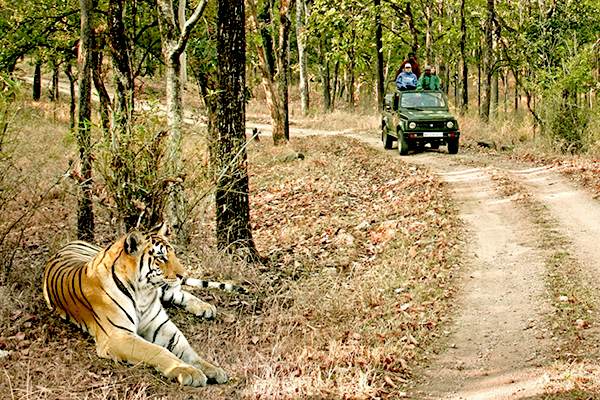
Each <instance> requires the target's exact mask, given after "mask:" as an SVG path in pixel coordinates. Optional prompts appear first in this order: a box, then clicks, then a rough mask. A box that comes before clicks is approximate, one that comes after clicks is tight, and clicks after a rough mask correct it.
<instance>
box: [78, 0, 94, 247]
mask: <svg viewBox="0 0 600 400" xmlns="http://www.w3.org/2000/svg"><path fill="white" fill-rule="evenodd" d="M79 5H80V7H81V35H80V38H81V39H80V41H79V75H80V79H79V116H78V131H77V144H78V145H79V161H80V162H81V176H82V182H81V184H80V187H81V193H80V194H79V201H78V211H77V237H78V238H79V239H81V240H86V241H88V242H92V241H93V240H94V212H93V209H92V183H93V182H92V148H91V130H90V128H91V117H92V59H91V58H92V57H91V56H92V47H93V36H92V35H93V31H92V24H93V21H92V15H93V10H92V0H79Z"/></svg>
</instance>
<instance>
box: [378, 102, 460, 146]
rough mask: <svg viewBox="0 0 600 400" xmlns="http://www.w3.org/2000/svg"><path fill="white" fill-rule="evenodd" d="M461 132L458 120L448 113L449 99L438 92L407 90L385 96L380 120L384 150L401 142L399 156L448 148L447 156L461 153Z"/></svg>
mask: <svg viewBox="0 0 600 400" xmlns="http://www.w3.org/2000/svg"><path fill="white" fill-rule="evenodd" d="M459 138H460V131H459V130H458V123H457V122H456V118H454V116H452V114H450V111H449V110H448V99H447V97H446V95H445V94H444V92H441V91H437V90H431V91H430V90H427V91H416V90H407V91H400V92H394V93H388V94H386V95H385V100H384V104H383V115H382V118H381V140H382V141H383V147H385V148H386V149H391V148H392V145H393V143H394V140H397V141H398V152H399V153H400V154H401V155H406V154H408V151H409V150H423V149H424V148H425V144H427V143H429V145H430V146H431V148H432V149H437V148H439V146H440V145H442V146H444V145H447V146H448V153H450V154H456V153H458V139H459Z"/></svg>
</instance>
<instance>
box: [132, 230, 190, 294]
mask: <svg viewBox="0 0 600 400" xmlns="http://www.w3.org/2000/svg"><path fill="white" fill-rule="evenodd" d="M165 234H166V231H165V230H164V229H162V228H161V229H159V230H151V231H150V232H148V233H147V234H142V233H140V232H138V231H132V232H130V233H129V234H127V236H126V237H125V239H124V242H123V249H124V250H125V253H126V254H127V255H128V256H129V257H128V259H129V261H128V264H129V267H127V270H128V271H129V272H128V274H130V276H131V275H135V276H137V281H138V282H139V284H141V285H142V286H161V285H163V284H164V283H167V284H175V283H177V282H178V281H179V277H181V276H183V275H184V274H185V270H184V268H183V266H182V265H181V262H180V261H179V259H178V258H177V256H176V255H175V250H174V248H173V246H172V245H171V244H170V243H169V240H168V239H167V237H166V236H165ZM132 278H133V276H132Z"/></svg>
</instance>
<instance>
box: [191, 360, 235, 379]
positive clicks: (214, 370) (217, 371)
mask: <svg viewBox="0 0 600 400" xmlns="http://www.w3.org/2000/svg"><path fill="white" fill-rule="evenodd" d="M198 367H199V368H201V369H202V372H204V374H205V375H206V377H207V378H208V383H225V382H227V381H228V380H229V377H228V376H227V373H226V372H225V371H224V370H223V368H219V367H216V366H214V365H212V364H208V363H206V364H205V365H202V366H200V365H199V366H198Z"/></svg>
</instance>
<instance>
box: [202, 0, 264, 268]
mask: <svg viewBox="0 0 600 400" xmlns="http://www.w3.org/2000/svg"><path fill="white" fill-rule="evenodd" d="M217 65H218V67H217V68H218V71H217V79H218V91H217V93H218V95H217V96H218V101H217V104H216V108H217V109H216V121H215V126H214V127H213V128H214V129H211V132H210V135H211V146H210V149H211V160H212V162H213V164H214V165H216V166H217V171H219V176H218V178H217V185H216V193H215V200H216V234H217V246H218V248H219V249H220V250H223V251H226V252H228V253H233V254H238V255H242V256H243V257H245V258H249V259H257V256H258V253H257V251H256V247H255V245H254V240H253V238H252V229H251V226H250V204H249V195H248V172H247V156H246V133H245V113H246V99H245V87H246V82H245V73H246V71H245V69H246V36H245V17H244V0H219V1H218V8H217Z"/></svg>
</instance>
